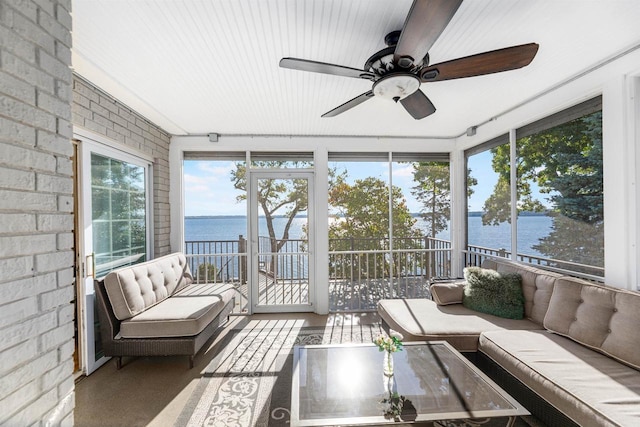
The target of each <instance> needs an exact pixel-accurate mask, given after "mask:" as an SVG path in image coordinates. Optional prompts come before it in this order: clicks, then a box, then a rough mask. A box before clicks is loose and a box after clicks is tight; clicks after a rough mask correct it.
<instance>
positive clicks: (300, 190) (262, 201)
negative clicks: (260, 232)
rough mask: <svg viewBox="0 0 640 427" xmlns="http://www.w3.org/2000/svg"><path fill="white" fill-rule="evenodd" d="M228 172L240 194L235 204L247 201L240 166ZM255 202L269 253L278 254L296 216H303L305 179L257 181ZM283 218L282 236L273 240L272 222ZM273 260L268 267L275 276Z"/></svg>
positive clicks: (274, 164) (276, 164)
mask: <svg viewBox="0 0 640 427" xmlns="http://www.w3.org/2000/svg"><path fill="white" fill-rule="evenodd" d="M301 163H304V162H286V161H260V162H256V164H255V166H256V167H259V168H265V169H274V168H282V167H285V166H294V167H299V166H300V164H301ZM235 167H236V168H235V170H233V171H231V181H233V186H234V187H235V188H236V189H238V190H243V193H242V194H241V195H239V196H238V197H237V200H238V201H241V200H245V199H246V198H247V192H246V189H247V176H246V173H247V170H246V166H245V165H244V164H242V163H236V165H235ZM256 195H257V202H258V205H259V206H260V208H261V210H262V213H263V214H264V216H265V220H266V224H267V231H268V233H269V241H270V251H271V252H272V253H274V254H275V253H278V252H279V251H280V249H282V247H283V246H284V245H286V244H287V241H288V240H289V230H290V229H291V225H292V224H293V220H294V219H295V217H296V215H298V214H300V213H303V212H306V211H307V207H308V204H309V201H308V191H307V180H306V179H260V180H259V181H258V188H257V189H256ZM277 215H284V216H285V217H286V218H287V222H286V223H285V226H284V229H283V231H282V236H281V237H280V238H278V237H277V236H276V230H275V227H274V218H275V217H276V216H277ZM276 261H277V257H276V256H275V255H274V256H273V259H272V262H271V264H270V272H271V273H273V274H274V275H276V274H277V262H276Z"/></svg>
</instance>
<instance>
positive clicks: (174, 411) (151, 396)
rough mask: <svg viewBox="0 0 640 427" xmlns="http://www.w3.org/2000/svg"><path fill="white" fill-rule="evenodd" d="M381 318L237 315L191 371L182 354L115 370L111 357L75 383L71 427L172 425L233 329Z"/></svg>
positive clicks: (134, 361) (341, 324) (129, 361)
mask: <svg viewBox="0 0 640 427" xmlns="http://www.w3.org/2000/svg"><path fill="white" fill-rule="evenodd" d="M379 322H380V319H379V318H378V316H377V314H376V313H353V314H333V315H329V316H319V315H316V314H309V313H279V314H260V315H253V316H235V317H232V318H231V322H230V324H228V325H227V326H225V327H224V328H223V330H222V331H221V333H219V334H218V335H217V336H216V337H215V338H214V339H213V340H212V341H211V342H210V343H209V344H208V345H206V346H205V347H204V348H203V349H202V350H201V351H200V352H199V353H198V355H197V356H196V358H195V366H194V368H193V369H189V368H188V366H189V365H188V359H187V358H186V357H184V356H183V357H141V358H125V359H123V367H122V369H120V370H119V371H118V370H116V367H115V361H113V360H111V361H109V362H107V363H106V364H105V365H103V366H102V367H100V368H99V369H98V370H96V371H95V372H94V373H93V374H91V375H90V376H88V377H85V376H83V377H80V378H79V379H78V380H77V381H76V406H75V413H74V417H75V425H76V426H78V427H85V426H86V427H120V426H122V427H135V426H152V427H166V426H172V425H173V424H174V423H175V421H176V419H177V418H178V416H179V415H180V413H181V411H182V409H183V407H184V405H185V404H186V402H187V401H188V399H189V397H190V396H191V394H192V392H193V390H194V388H195V386H196V385H197V384H198V381H199V380H200V378H201V375H202V373H203V370H204V368H205V367H206V366H207V365H208V364H209V362H211V360H212V359H213V357H214V356H215V354H216V351H217V350H218V349H217V348H216V346H217V344H218V343H219V342H220V341H221V340H222V339H223V338H224V337H225V336H226V335H227V334H228V333H229V331H230V330H232V329H242V328H247V327H248V328H252V329H253V328H274V327H282V326H285V325H286V326H288V327H291V326H297V327H322V326H324V327H327V328H334V329H335V328H338V329H348V328H351V327H355V326H358V325H370V324H377V323H379Z"/></svg>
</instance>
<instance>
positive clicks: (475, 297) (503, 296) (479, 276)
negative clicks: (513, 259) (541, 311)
mask: <svg viewBox="0 0 640 427" xmlns="http://www.w3.org/2000/svg"><path fill="white" fill-rule="evenodd" d="M464 278H465V279H466V280H467V283H466V285H465V286H464V296H463V298H462V304H463V305H464V306H465V307H467V308H470V309H472V310H476V311H479V312H481V313H487V314H493V315H494V316H499V317H505V318H507V319H522V317H523V316H524V295H523V294H522V277H520V275H519V274H517V273H505V274H501V273H498V272H497V271H495V270H490V269H486V268H480V267H467V268H465V269H464Z"/></svg>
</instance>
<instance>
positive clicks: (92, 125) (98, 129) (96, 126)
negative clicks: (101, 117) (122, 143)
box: [84, 119, 107, 135]
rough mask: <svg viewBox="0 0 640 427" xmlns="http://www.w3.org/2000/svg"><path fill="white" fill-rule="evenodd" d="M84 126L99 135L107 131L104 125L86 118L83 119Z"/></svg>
mask: <svg viewBox="0 0 640 427" xmlns="http://www.w3.org/2000/svg"><path fill="white" fill-rule="evenodd" d="M84 127H85V128H87V129H89V130H91V131H94V132H96V133H99V134H101V135H105V134H106V133H107V128H106V127H104V126H102V125H100V124H98V123H96V122H94V121H93V120H89V119H86V120H85V121H84Z"/></svg>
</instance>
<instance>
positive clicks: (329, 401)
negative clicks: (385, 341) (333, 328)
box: [291, 341, 529, 426]
mask: <svg viewBox="0 0 640 427" xmlns="http://www.w3.org/2000/svg"><path fill="white" fill-rule="evenodd" d="M293 354H294V364H293V380H292V393H291V425H292V426H327V425H379V424H382V425H383V424H397V423H401V424H402V423H422V422H428V421H444V420H451V423H443V424H442V425H456V424H457V423H456V422H455V421H454V420H460V421H462V420H469V419H475V420H476V421H473V422H472V423H468V424H467V425H469V424H471V425H473V424H477V423H482V424H484V423H485V420H486V422H489V420H491V424H492V425H493V423H494V422H502V424H499V425H507V426H510V425H512V424H513V423H514V421H515V419H516V417H517V416H519V415H529V412H528V411H527V410H526V409H525V408H524V407H523V406H522V405H520V404H519V403H518V402H516V400H515V399H513V398H512V397H511V396H509V395H508V394H507V393H506V392H505V391H504V390H502V389H501V388H500V387H498V385H496V384H495V383H494V382H493V381H492V380H491V379H489V378H488V377H487V376H486V375H484V374H483V373H482V372H481V371H480V370H479V369H478V368H476V367H475V366H474V365H473V364H472V363H471V362H469V361H468V360H467V359H465V357H464V356H462V355H461V354H460V353H459V352H458V351H457V350H455V349H454V348H453V347H451V345H449V344H448V343H447V342H444V341H432V342H408V343H405V344H404V348H403V350H402V351H399V352H396V353H393V359H394V360H393V362H394V373H393V376H391V377H388V376H385V375H384V374H383V369H382V364H383V357H384V354H383V353H382V352H380V351H378V347H376V346H375V345H373V344H333V345H308V346H296V347H295V348H294V353H293ZM399 402H402V410H401V411H400V410H399V408H400V406H399V405H398V403H399Z"/></svg>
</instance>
